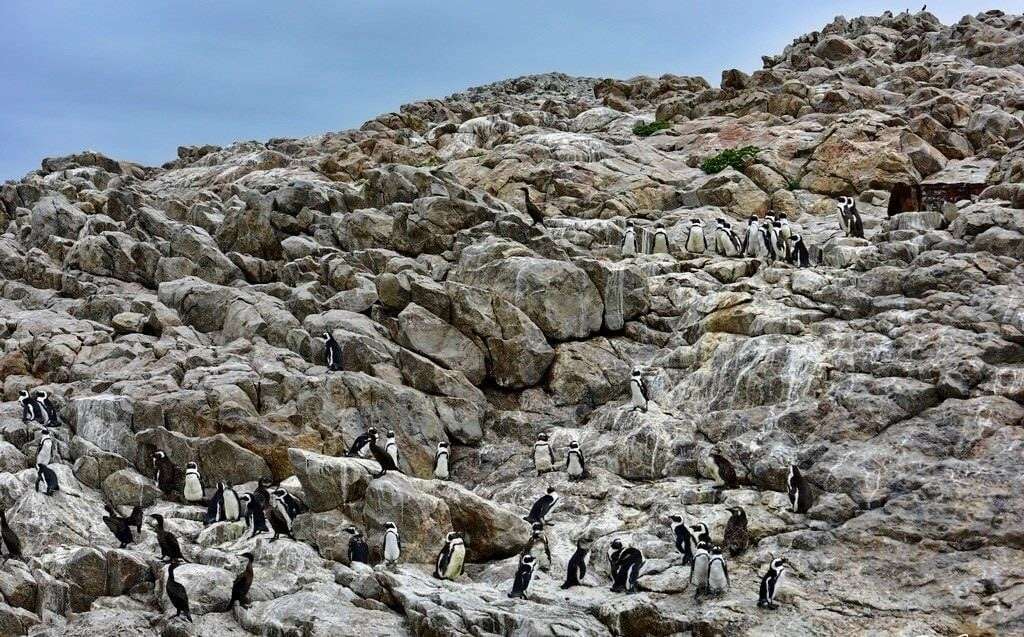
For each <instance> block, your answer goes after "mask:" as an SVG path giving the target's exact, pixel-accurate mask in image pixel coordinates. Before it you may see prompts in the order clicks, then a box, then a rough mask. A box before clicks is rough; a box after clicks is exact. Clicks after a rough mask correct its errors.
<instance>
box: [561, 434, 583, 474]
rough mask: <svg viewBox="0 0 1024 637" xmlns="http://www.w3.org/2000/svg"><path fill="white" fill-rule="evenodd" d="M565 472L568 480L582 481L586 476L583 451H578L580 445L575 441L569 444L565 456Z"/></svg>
mask: <svg viewBox="0 0 1024 637" xmlns="http://www.w3.org/2000/svg"><path fill="white" fill-rule="evenodd" d="M565 472H566V473H568V474H569V479H570V480H582V479H583V478H584V477H586V475H587V467H586V464H585V463H584V460H583V450H582V449H580V443H579V441H577V440H573V441H572V442H570V443H569V451H568V452H566V454H565Z"/></svg>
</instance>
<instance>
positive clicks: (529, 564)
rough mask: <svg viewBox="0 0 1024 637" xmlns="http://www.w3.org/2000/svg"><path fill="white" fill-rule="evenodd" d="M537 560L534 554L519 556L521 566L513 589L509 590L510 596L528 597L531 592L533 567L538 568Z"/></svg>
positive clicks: (513, 582) (513, 583)
mask: <svg viewBox="0 0 1024 637" xmlns="http://www.w3.org/2000/svg"><path fill="white" fill-rule="evenodd" d="M536 566H537V562H536V560H535V559H533V556H532V555H523V556H522V557H520V558H519V568H518V569H517V570H516V576H515V579H514V580H513V581H512V590H511V591H510V592H509V594H508V596H509V598H515V597H518V598H519V599H526V597H527V595H529V594H530V584H531V583H532V582H533V569H534V568H536Z"/></svg>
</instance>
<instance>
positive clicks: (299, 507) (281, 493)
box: [271, 487, 309, 522]
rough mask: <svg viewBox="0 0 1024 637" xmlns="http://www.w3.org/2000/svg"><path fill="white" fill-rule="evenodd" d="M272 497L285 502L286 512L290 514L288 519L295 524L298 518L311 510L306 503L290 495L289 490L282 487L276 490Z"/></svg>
mask: <svg viewBox="0 0 1024 637" xmlns="http://www.w3.org/2000/svg"><path fill="white" fill-rule="evenodd" d="M271 495H273V496H274V497H277V498H281V501H282V502H284V508H285V511H286V512H287V513H288V517H289V518H291V520H292V521H293V522H294V521H295V518H296V517H298V516H300V515H302V514H303V513H305V512H306V511H308V510H309V507H307V506H306V503H305V502H303V501H302V500H300V499H299V498H298V497H296V496H294V495H292V494H291V493H288V491H287V490H285V489H282V488H281V487H278V488H276V489H274V491H273V493H272V494H271Z"/></svg>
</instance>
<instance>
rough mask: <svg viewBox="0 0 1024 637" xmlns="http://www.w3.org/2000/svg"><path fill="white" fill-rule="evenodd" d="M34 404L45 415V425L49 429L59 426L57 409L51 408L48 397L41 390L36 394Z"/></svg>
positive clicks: (51, 403)
mask: <svg viewBox="0 0 1024 637" xmlns="http://www.w3.org/2000/svg"><path fill="white" fill-rule="evenodd" d="M36 404H38V405H39V406H40V407H42V409H43V411H44V412H45V413H46V424H47V425H49V426H51V427H59V426H60V416H59V415H57V408H56V407H54V406H53V402H52V401H51V400H50V395H49V394H48V393H46V392H45V391H43V390H39V391H38V392H37V393H36Z"/></svg>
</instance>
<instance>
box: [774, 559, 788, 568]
mask: <svg viewBox="0 0 1024 637" xmlns="http://www.w3.org/2000/svg"><path fill="white" fill-rule="evenodd" d="M787 566H789V560H787V559H786V558H784V557H777V558H775V559H774V560H772V569H773V570H776V571H781V570H782V569H784V568H786V567H787Z"/></svg>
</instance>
